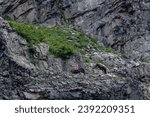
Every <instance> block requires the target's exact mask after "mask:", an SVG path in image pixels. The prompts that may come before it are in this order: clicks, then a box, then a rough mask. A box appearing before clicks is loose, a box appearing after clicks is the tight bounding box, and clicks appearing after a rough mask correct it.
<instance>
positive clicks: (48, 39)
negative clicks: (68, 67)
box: [9, 21, 77, 59]
mask: <svg viewBox="0 0 150 117" xmlns="http://www.w3.org/2000/svg"><path fill="white" fill-rule="evenodd" d="M9 23H10V25H11V26H12V27H13V28H15V29H16V31H17V33H18V34H19V35H21V36H22V37H24V38H25V39H26V40H27V42H28V46H29V48H30V50H32V51H34V45H37V44H39V43H40V42H44V43H47V44H48V45H49V51H50V52H51V53H53V54H54V55H55V56H56V57H61V58H63V59H66V58H68V57H69V56H70V55H72V54H75V53H76V51H77V48H76V47H75V46H74V44H73V43H71V42H69V40H68V36H69V35H71V34H70V33H71V32H70V31H69V29H67V28H63V27H54V28H48V27H45V26H36V25H33V24H26V23H19V22H16V21H9Z"/></svg>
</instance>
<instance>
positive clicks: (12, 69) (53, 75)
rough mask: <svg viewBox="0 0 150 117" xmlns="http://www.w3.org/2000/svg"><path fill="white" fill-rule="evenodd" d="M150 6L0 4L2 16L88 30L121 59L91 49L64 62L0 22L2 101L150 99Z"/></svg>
mask: <svg viewBox="0 0 150 117" xmlns="http://www.w3.org/2000/svg"><path fill="white" fill-rule="evenodd" d="M149 10H150V2H149V1H147V0H143V1H141V0H128V1H126V0H9V1H8V0H5V1H4V0H0V15H1V17H3V18H8V17H9V18H11V19H14V20H17V21H23V22H32V23H35V24H38V25H47V26H49V27H53V26H58V25H65V26H68V27H75V28H79V29H81V30H83V31H84V32H85V33H86V34H88V35H89V36H91V37H95V38H96V39H97V43H99V44H101V43H103V44H104V45H105V46H107V47H111V48H114V49H115V50H116V51H118V52H120V53H121V54H122V56H120V55H118V54H116V53H112V52H106V51H101V50H95V49H93V48H88V50H87V51H86V52H85V53H84V56H86V58H89V59H88V62H86V61H87V60H86V61H85V60H84V59H85V57H83V55H82V53H78V54H76V55H73V56H71V57H70V58H68V59H66V60H63V59H61V58H55V57H54V56H53V55H52V54H51V53H49V52H48V50H49V49H48V48H49V47H48V45H47V44H45V43H39V44H38V45H37V47H36V52H35V54H36V53H38V56H37V59H38V62H36V63H33V62H32V59H31V53H30V52H29V51H28V50H29V49H28V44H27V42H26V40H25V39H24V38H23V37H21V36H20V35H18V33H17V32H16V30H15V29H14V28H12V27H11V26H10V25H9V23H8V22H7V21H5V20H4V19H3V18H1V19H0V84H1V86H0V89H1V92H0V98H1V99H149V98H150V85H149V83H150V62H149V61H150V39H149V38H150V32H149V31H150V28H149V23H150V20H149V19H150V18H149V17H150V14H149Z"/></svg>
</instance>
